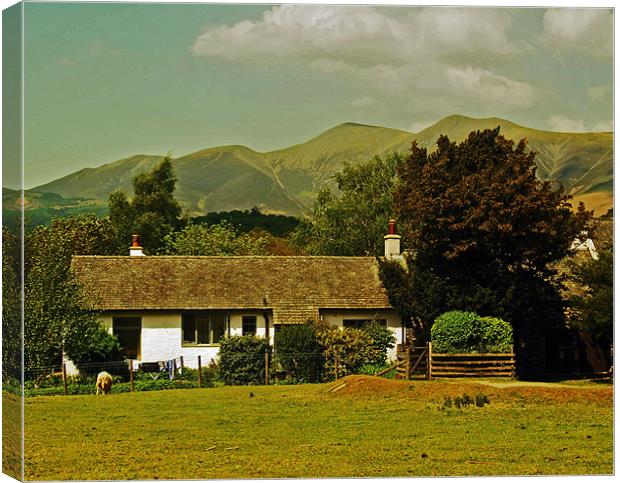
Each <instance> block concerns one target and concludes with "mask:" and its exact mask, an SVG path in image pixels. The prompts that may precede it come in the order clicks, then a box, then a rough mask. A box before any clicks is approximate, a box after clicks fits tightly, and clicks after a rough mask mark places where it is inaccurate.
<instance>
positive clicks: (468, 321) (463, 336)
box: [431, 311, 512, 354]
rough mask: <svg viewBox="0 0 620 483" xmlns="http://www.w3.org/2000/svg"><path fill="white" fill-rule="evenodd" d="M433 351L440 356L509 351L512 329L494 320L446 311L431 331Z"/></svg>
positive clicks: (508, 325)
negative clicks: (443, 354)
mask: <svg viewBox="0 0 620 483" xmlns="http://www.w3.org/2000/svg"><path fill="white" fill-rule="evenodd" d="M431 340H432V342H433V349H434V350H435V351H436V352H440V353H453V354H454V353H476V352H480V353H485V352H488V353H490V352H509V351H510V349H511V347H512V327H511V326H510V324H509V323H508V322H505V321H503V320H501V319H497V318H494V317H480V316H479V315H477V314H475V313H473V312H459V311H452V312H446V313H444V314H442V315H441V316H439V317H438V318H437V320H435V323H434V324H433V327H432V328H431Z"/></svg>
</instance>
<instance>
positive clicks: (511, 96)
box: [446, 66, 536, 107]
mask: <svg viewBox="0 0 620 483" xmlns="http://www.w3.org/2000/svg"><path fill="white" fill-rule="evenodd" d="M446 76H447V78H448V79H449V81H450V84H451V85H452V87H453V88H455V89H457V90H459V91H462V93H463V94H466V95H468V96H471V97H475V98H478V99H481V100H487V101H491V102H501V103H503V104H506V105H511V104H512V105H520V106H525V107H527V106H530V105H532V103H533V102H534V99H535V98H536V95H535V91H534V88H533V87H532V86H531V85H530V84H528V83H527V82H520V81H517V80H514V79H510V78H508V77H505V76H503V75H498V74H495V73H493V72H491V71H488V70H483V69H479V68H476V67H471V66H468V67H465V68H448V69H447V70H446Z"/></svg>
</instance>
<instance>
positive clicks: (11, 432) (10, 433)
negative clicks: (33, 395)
mask: <svg viewBox="0 0 620 483" xmlns="http://www.w3.org/2000/svg"><path fill="white" fill-rule="evenodd" d="M21 413H22V410H21V399H20V397H19V396H15V395H14V394H11V393H9V392H4V391H3V392H2V471H3V472H4V473H6V474H7V475H9V476H12V477H13V478H15V479H17V480H19V479H21V474H22V468H21V450H22V440H21V432H22V421H21Z"/></svg>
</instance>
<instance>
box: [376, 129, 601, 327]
mask: <svg viewBox="0 0 620 483" xmlns="http://www.w3.org/2000/svg"><path fill="white" fill-rule="evenodd" d="M534 159H535V153H534V152H528V150H527V145H526V142H525V140H522V141H520V142H519V143H518V144H517V145H516V146H515V144H514V142H513V141H511V140H508V139H505V138H504V137H503V136H501V135H500V134H499V128H497V129H493V130H485V131H475V132H472V133H470V134H469V136H468V138H467V139H466V140H465V141H463V142H461V143H460V144H457V143H455V142H451V141H450V140H449V139H448V137H447V136H441V137H440V138H439V139H438V141H437V150H436V151H434V152H432V153H430V154H429V153H428V152H427V150H426V149H423V148H420V147H419V146H417V144H416V143H413V145H412V149H411V153H410V155H409V157H408V158H407V159H406V160H405V161H404V162H403V163H401V164H399V165H398V176H399V183H398V186H397V189H396V192H395V198H394V200H395V203H394V205H395V208H396V212H397V219H398V220H399V222H400V227H401V229H402V234H403V235H404V237H403V238H404V244H405V246H406V248H407V249H408V250H409V251H410V254H411V256H410V257H409V258H408V271H406V270H404V269H403V268H402V267H401V266H399V265H398V264H394V263H385V264H383V265H382V276H383V279H384V283H385V284H386V287H387V288H388V293H389V295H390V300H391V302H392V304H393V305H394V306H395V307H396V308H397V309H399V311H400V312H401V314H403V315H405V317H409V318H411V319H412V320H413V321H414V322H415V323H416V324H417V328H418V329H420V332H421V333H422V334H424V335H425V336H426V337H428V331H429V329H430V324H431V323H432V321H433V320H434V319H435V318H436V317H437V316H439V315H440V314H442V313H444V312H447V311H450V310H466V311H472V312H476V313H480V314H484V315H493V316H498V317H502V318H504V319H505V320H508V321H510V322H511V323H512V324H513V326H514V327H515V329H518V328H519V327H520V326H522V324H523V323H525V321H530V322H532V321H534V320H544V319H555V320H557V319H558V317H559V318H561V317H562V315H561V314H562V301H561V298H560V296H559V293H558V285H557V283H555V281H554V275H555V271H554V269H553V267H552V265H551V264H552V262H555V261H557V260H559V259H561V258H563V257H565V256H566V255H568V254H569V252H570V246H571V243H572V241H573V240H574V239H575V238H576V237H578V236H579V235H580V234H581V233H582V231H583V229H584V226H585V224H586V222H587V220H588V219H589V217H590V216H591V213H588V212H586V211H585V209H584V208H583V207H581V208H580V210H579V212H578V213H577V214H575V213H573V212H572V210H571V205H570V202H569V200H570V197H569V196H568V195H567V194H566V193H565V192H564V190H563V189H562V187H561V186H557V185H553V184H552V183H551V182H543V181H540V180H539V179H537V178H536V164H535V162H534ZM515 332H517V330H515Z"/></svg>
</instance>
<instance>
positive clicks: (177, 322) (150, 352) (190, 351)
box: [101, 311, 273, 368]
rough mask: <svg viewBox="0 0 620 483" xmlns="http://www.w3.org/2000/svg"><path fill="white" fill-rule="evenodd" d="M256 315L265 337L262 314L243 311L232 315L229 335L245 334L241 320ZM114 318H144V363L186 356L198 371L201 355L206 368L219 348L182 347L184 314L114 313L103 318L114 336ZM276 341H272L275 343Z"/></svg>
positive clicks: (151, 312) (142, 345)
mask: <svg viewBox="0 0 620 483" xmlns="http://www.w3.org/2000/svg"><path fill="white" fill-rule="evenodd" d="M243 316H256V326H257V327H256V335H258V336H259V337H264V336H265V319H264V317H263V312H259V311H243V312H231V313H230V335H242V333H243V326H242V317H243ZM114 317H141V319H142V333H141V340H140V356H141V357H140V360H141V361H143V362H155V361H163V360H169V359H174V358H177V357H180V356H183V359H184V363H185V364H186V365H187V366H188V367H193V368H195V367H196V366H197V365H198V356H201V358H202V364H203V365H206V364H208V363H209V361H210V360H211V359H215V357H216V356H217V353H218V350H219V345H218V344H214V345H197V346H190V345H183V332H182V323H181V321H182V315H181V312H170V311H148V312H144V313H136V312H114V313H107V314H104V315H103V316H102V317H101V321H102V322H103V324H104V325H105V326H106V327H107V329H108V331H109V332H110V333H112V331H113V328H112V321H113V318H114ZM269 319H270V320H269V325H270V335H271V336H272V337H273V325H272V324H273V322H272V320H271V319H272V317H271V315H270V317H269ZM272 342H273V340H272Z"/></svg>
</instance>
